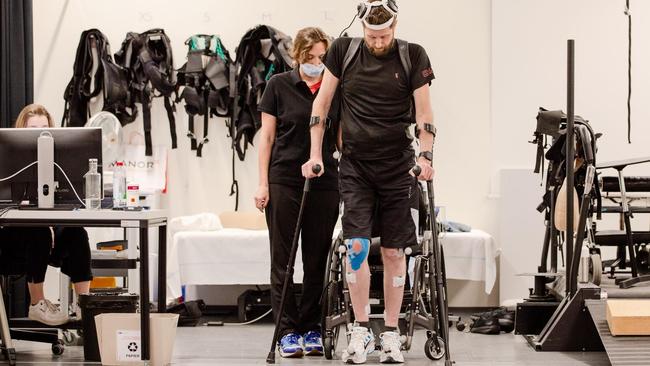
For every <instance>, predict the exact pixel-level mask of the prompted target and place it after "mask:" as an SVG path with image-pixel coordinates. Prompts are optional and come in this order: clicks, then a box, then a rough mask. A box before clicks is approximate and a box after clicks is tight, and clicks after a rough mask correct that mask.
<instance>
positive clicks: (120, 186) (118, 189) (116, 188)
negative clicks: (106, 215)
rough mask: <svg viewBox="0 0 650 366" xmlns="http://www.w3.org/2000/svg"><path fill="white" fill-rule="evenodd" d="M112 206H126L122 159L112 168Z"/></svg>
mask: <svg viewBox="0 0 650 366" xmlns="http://www.w3.org/2000/svg"><path fill="white" fill-rule="evenodd" d="M113 207H114V208H123V207H126V167H125V166H124V162H123V161H118V162H116V163H115V168H113Z"/></svg>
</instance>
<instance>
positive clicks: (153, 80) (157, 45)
mask: <svg viewBox="0 0 650 366" xmlns="http://www.w3.org/2000/svg"><path fill="white" fill-rule="evenodd" d="M115 61H116V62H117V63H118V65H120V66H122V67H124V68H125V69H126V70H128V76H129V90H130V92H131V100H130V102H131V104H132V105H133V104H135V103H140V104H141V105H142V117H143V125H144V138H145V155H146V156H151V155H152V153H153V151H152V143H151V103H152V101H153V98H156V97H164V103H165V110H166V111H167V117H168V119H169V129H170V134H171V140H172V149H175V148H176V140H177V138H176V120H175V117H174V112H175V111H176V106H175V104H174V100H173V99H172V98H171V96H172V93H173V92H174V91H175V90H176V78H175V76H174V62H173V58H172V48H171V45H170V41H169V38H168V37H167V35H166V34H165V31H164V30H162V29H151V30H148V31H146V32H144V33H135V32H129V33H127V35H126V39H125V40H124V41H123V42H122V47H121V48H120V50H119V51H118V52H117V53H116V54H115Z"/></svg>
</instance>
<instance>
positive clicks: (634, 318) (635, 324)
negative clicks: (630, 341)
mask: <svg viewBox="0 0 650 366" xmlns="http://www.w3.org/2000/svg"><path fill="white" fill-rule="evenodd" d="M606 308H607V324H608V325H609V330H610V332H611V333H612V335H614V336H620V335H650V300H641V299H639V300H636V299H615V300H607V306H606Z"/></svg>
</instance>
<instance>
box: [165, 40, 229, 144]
mask: <svg viewBox="0 0 650 366" xmlns="http://www.w3.org/2000/svg"><path fill="white" fill-rule="evenodd" d="M185 44H186V45H188V52H187V62H186V63H185V65H183V66H182V67H181V68H180V69H179V70H178V85H179V86H180V85H183V86H184V88H183V92H182V93H181V96H180V98H181V99H183V100H184V101H185V111H186V112H187V115H188V130H189V131H188V133H187V136H188V137H189V138H190V139H191V147H192V150H196V155H197V156H201V153H202V149H203V145H204V144H206V143H208V120H209V118H210V117H211V116H218V117H228V116H229V115H230V112H231V99H230V80H229V77H230V70H229V69H230V66H231V64H232V60H231V59H230V54H229V53H228V50H226V49H225V48H224V47H223V43H222V42H221V39H219V37H217V36H214V35H204V34H197V35H194V36H192V37H190V38H188V39H187V41H185ZM197 114H198V115H200V116H203V139H202V140H201V141H200V142H198V143H197V138H196V136H195V134H194V116H196V115H197Z"/></svg>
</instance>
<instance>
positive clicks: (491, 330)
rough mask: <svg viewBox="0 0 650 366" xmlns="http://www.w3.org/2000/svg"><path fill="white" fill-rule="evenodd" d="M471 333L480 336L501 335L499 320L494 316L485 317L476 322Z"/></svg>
mask: <svg viewBox="0 0 650 366" xmlns="http://www.w3.org/2000/svg"><path fill="white" fill-rule="evenodd" d="M470 332H471V333H478V334H499V333H501V326H500V325H499V320H498V319H497V318H496V317H495V316H494V315H483V316H481V317H479V318H478V319H476V320H474V323H473V324H472V327H471V329H470Z"/></svg>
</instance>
